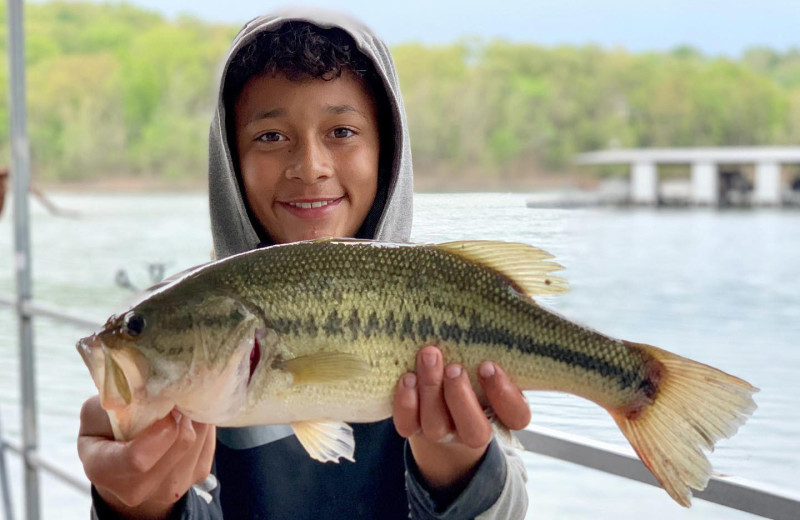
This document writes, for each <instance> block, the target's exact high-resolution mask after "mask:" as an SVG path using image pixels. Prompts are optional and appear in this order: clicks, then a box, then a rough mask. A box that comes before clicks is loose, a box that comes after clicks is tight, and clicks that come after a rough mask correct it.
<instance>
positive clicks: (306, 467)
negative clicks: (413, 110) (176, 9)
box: [93, 9, 527, 520]
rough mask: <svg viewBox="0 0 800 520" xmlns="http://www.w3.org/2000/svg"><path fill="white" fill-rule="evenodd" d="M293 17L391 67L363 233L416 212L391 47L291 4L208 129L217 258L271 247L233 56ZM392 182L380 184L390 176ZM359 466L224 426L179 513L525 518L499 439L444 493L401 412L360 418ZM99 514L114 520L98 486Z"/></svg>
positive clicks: (406, 227)
mask: <svg viewBox="0 0 800 520" xmlns="http://www.w3.org/2000/svg"><path fill="white" fill-rule="evenodd" d="M287 21H307V22H310V23H312V24H314V25H317V26H319V27H323V28H330V27H338V28H341V29H344V30H345V31H346V32H348V33H349V34H350V36H351V37H352V38H353V39H354V40H355V42H356V45H357V47H358V50H360V51H361V52H362V53H363V54H364V55H366V56H367V57H368V58H369V59H370V60H371V61H372V62H373V64H374V66H375V69H376V70H377V72H378V74H379V75H380V76H381V78H382V81H383V86H384V88H385V91H386V98H387V99H388V103H389V105H390V107H389V108H390V109H389V110H388V112H389V114H390V118H391V123H392V125H391V126H392V132H391V135H392V136H393V142H390V143H385V142H381V155H382V157H381V160H380V165H381V166H380V167H381V168H384V169H386V170H387V171H383V172H381V173H380V174H379V179H380V180H379V187H378V193H379V195H378V197H377V198H376V202H375V204H374V207H373V211H372V212H371V214H370V215H371V216H372V217H368V220H369V219H370V218H373V220H374V221H375V222H374V224H373V225H372V227H371V230H370V232H368V233H366V234H367V236H365V237H364V238H374V239H378V240H384V241H393V242H404V241H407V240H408V239H409V235H410V231H411V215H412V190H413V187H412V167H411V148H410V144H409V137H408V125H407V123H406V116H405V108H404V106H403V100H402V97H401V95H400V88H399V84H398V80H397V75H396V72H395V69H394V64H393V62H392V58H391V56H390V54H389V50H388V48H387V47H386V45H385V44H384V43H383V42H382V41H381V40H380V39H379V38H378V37H376V36H375V35H374V34H373V33H372V32H371V31H370V30H369V29H368V28H367V27H365V26H363V25H362V24H360V23H359V22H357V21H354V20H352V19H349V18H347V17H344V16H342V15H341V14H338V13H331V12H324V11H319V10H296V9H295V10H291V11H282V12H277V13H274V14H270V15H267V16H262V17H259V18H256V19H254V20H252V21H251V22H249V23H247V24H246V25H245V26H244V27H243V28H242V30H241V31H240V32H239V34H238V35H237V36H236V38H235V39H234V41H233V44H232V46H231V49H230V51H229V52H228V55H227V57H226V59H225V65H224V67H223V69H222V75H221V81H220V85H221V86H220V91H219V97H218V105H217V110H216V112H215V114H214V117H213V120H212V123H211V131H210V136H209V202H210V211H211V228H212V234H213V239H214V249H215V254H216V257H217V258H222V257H226V256H230V255H233V254H236V253H239V252H243V251H247V250H251V249H254V248H256V247H262V246H265V245H270V239H269V237H268V236H266V235H265V233H264V232H262V231H261V230H260V229H259V228H257V227H256V226H257V224H256V226H254V224H253V221H252V220H251V217H250V212H249V210H248V207H247V205H246V202H245V199H244V197H243V193H242V184H241V179H240V178H239V175H238V173H237V172H236V167H235V164H236V158H235V157H234V156H233V155H232V151H231V146H230V143H229V140H232V136H229V135H228V131H227V130H226V129H227V128H228V124H227V119H228V117H229V114H227V113H226V110H229V109H230V107H226V106H225V103H224V99H225V97H224V86H225V81H226V74H227V72H228V68H229V66H230V63H231V60H232V59H233V57H234V56H235V55H236V53H237V52H238V51H239V50H241V49H242V48H243V47H244V46H246V45H247V44H248V43H249V42H251V41H252V40H253V39H254V38H255V37H256V36H257V35H258V34H260V33H262V32H265V31H272V30H275V29H277V28H278V27H280V26H281V25H282V24H283V23H285V22H287ZM381 184H382V185H381ZM353 428H354V435H355V438H356V454H355V458H356V460H357V461H358V463H357V464H353V463H350V462H347V461H342V462H341V463H339V464H320V463H318V462H316V461H313V460H312V459H311V458H310V457H308V456H307V454H306V453H305V451H304V450H303V448H302V447H301V446H300V445H299V443H298V442H297V440H296V439H295V438H294V436H293V434H292V430H291V429H290V428H289V427H288V426H283V425H277V426H258V427H249V428H219V429H218V433H217V437H218V443H217V451H216V455H215V467H214V475H212V476H211V477H209V479H207V480H206V482H205V483H203V484H201V485H198V486H195V487H194V488H193V489H192V490H190V492H189V493H187V495H186V496H184V497H183V498H182V499H181V501H180V502H179V503H178V504H177V508H176V511H175V516H176V517H180V518H185V519H188V518H191V519H198V518H203V519H206V518H208V519H211V518H222V517H223V515H224V517H225V518H271V519H272V518H292V519H301V518H309V519H310V518H348V519H350V518H381V519H384V518H397V519H401V518H402V519H405V518H408V517H409V516H411V517H413V518H431V519H463V518H480V519H486V520H488V519H495V518H497V519H501V518H502V519H507V518H522V517H523V516H524V513H525V509H526V507H527V494H526V490H525V479H526V471H525V468H524V465H523V464H522V462H521V460H520V458H519V457H518V456H517V455H516V454H515V453H514V451H513V449H512V448H510V447H507V446H504V445H502V444H501V443H500V442H499V441H497V440H494V441H492V443H491V444H490V446H489V449H488V450H487V453H486V455H485V456H484V458H483V459H482V461H481V462H480V463H479V467H478V470H477V471H476V474H475V475H474V477H473V478H472V480H471V482H470V483H469V484H468V485H467V487H466V489H464V490H463V491H462V492H461V493H460V495H458V496H456V497H441V496H436V495H435V494H434V493H431V492H429V491H428V490H427V489H425V487H424V486H423V485H422V484H421V477H420V476H419V473H418V470H417V468H416V465H415V463H414V460H413V457H412V456H411V455H410V450H409V449H408V448H407V445H406V443H405V440H404V439H402V438H401V437H399V435H398V434H397V433H396V431H395V430H394V426H393V424H392V421H391V419H387V420H385V421H381V422H378V423H371V424H357V425H353ZM94 498H95V508H94V510H93V512H94V515H95V518H113V514H112V513H111V512H110V511H109V510H108V508H107V506H106V505H105V504H103V503H102V500H100V499H99V497H98V496H97V495H96V494H94Z"/></svg>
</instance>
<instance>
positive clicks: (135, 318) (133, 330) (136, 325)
mask: <svg viewBox="0 0 800 520" xmlns="http://www.w3.org/2000/svg"><path fill="white" fill-rule="evenodd" d="M144 326H145V321H144V316H142V315H141V314H137V313H135V312H133V311H131V312H129V313H128V314H126V315H125V317H124V318H123V319H122V328H123V332H124V333H125V334H127V335H128V336H130V337H132V338H135V337H136V336H138V335H139V334H141V333H142V331H143V330H144Z"/></svg>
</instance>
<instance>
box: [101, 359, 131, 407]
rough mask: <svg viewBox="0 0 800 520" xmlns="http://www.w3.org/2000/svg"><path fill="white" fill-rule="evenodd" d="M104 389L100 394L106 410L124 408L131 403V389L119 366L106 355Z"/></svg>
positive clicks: (102, 404)
mask: <svg viewBox="0 0 800 520" xmlns="http://www.w3.org/2000/svg"><path fill="white" fill-rule="evenodd" d="M104 357H105V376H104V378H103V389H102V391H101V392H100V405H101V406H102V407H103V408H105V409H106V410H111V409H117V408H123V407H125V406H127V405H129V404H130V403H131V387H130V385H129V384H128V379H127V378H126V377H125V373H124V372H123V371H122V368H121V367H120V366H119V364H118V363H117V362H116V361H114V359H113V358H112V357H111V356H110V355H109V354H106V355H105V356H104Z"/></svg>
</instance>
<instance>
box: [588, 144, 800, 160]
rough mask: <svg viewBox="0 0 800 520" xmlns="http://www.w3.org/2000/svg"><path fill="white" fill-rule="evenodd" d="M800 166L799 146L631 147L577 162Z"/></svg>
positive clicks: (593, 154)
mask: <svg viewBox="0 0 800 520" xmlns="http://www.w3.org/2000/svg"><path fill="white" fill-rule="evenodd" d="M700 162H710V163H763V162H777V163H800V146H752V147H738V146H729V147H717V148H629V149H619V150H601V151H597V152H588V153H582V154H579V155H577V156H576V157H575V163H576V164H580V165H589V164H626V163H659V164H687V163H700Z"/></svg>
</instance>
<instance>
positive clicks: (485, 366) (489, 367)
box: [478, 361, 495, 379]
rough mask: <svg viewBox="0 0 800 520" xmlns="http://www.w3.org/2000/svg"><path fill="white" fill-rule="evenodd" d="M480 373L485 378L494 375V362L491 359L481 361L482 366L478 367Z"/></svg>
mask: <svg viewBox="0 0 800 520" xmlns="http://www.w3.org/2000/svg"><path fill="white" fill-rule="evenodd" d="M478 373H479V374H480V375H481V377H482V378H484V379H489V378H490V377H494V374H495V369H494V363H492V362H491V361H484V362H483V363H481V366H480V368H478Z"/></svg>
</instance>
